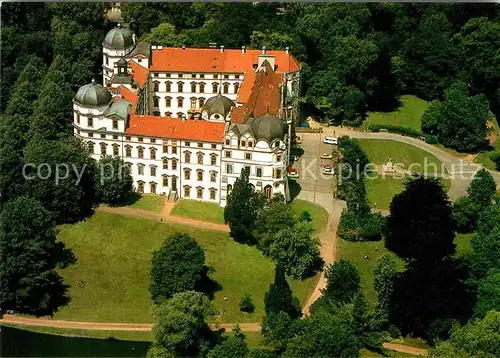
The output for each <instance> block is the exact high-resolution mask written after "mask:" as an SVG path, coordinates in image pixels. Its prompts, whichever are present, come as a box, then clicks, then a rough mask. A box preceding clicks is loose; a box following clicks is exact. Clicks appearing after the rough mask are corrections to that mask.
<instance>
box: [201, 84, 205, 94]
mask: <svg viewBox="0 0 500 358" xmlns="http://www.w3.org/2000/svg"><path fill="white" fill-rule="evenodd" d="M200 93H205V83H203V82H200Z"/></svg>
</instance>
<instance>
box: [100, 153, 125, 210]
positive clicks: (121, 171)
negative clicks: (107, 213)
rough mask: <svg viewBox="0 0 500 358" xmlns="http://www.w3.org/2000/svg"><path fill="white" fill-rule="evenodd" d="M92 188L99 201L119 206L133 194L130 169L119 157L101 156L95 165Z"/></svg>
mask: <svg viewBox="0 0 500 358" xmlns="http://www.w3.org/2000/svg"><path fill="white" fill-rule="evenodd" d="M94 186H95V188H96V194H97V197H98V199H99V200H101V201H102V202H104V203H109V204H119V203H121V202H123V201H124V200H125V199H126V198H127V197H129V196H130V195H131V194H133V190H134V182H133V179H132V175H131V174H130V168H129V167H128V166H127V165H125V164H124V163H123V161H122V160H121V159H120V158H119V157H112V156H110V155H107V156H103V157H101V159H100V160H99V163H98V164H97V168H96V171H95V175H94Z"/></svg>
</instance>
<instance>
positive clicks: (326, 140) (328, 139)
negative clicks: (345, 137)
mask: <svg viewBox="0 0 500 358" xmlns="http://www.w3.org/2000/svg"><path fill="white" fill-rule="evenodd" d="M323 143H325V144H335V145H337V144H338V143H339V139H338V138H336V137H325V138H324V139H323Z"/></svg>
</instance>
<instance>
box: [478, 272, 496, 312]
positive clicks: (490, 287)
mask: <svg viewBox="0 0 500 358" xmlns="http://www.w3.org/2000/svg"><path fill="white" fill-rule="evenodd" d="M491 310H495V311H499V312H500V270H497V271H495V270H492V271H491V272H490V273H489V274H488V275H487V276H486V277H485V278H484V279H482V280H481V281H479V285H478V289H477V302H476V305H475V306H474V316H475V317H479V318H482V317H484V315H485V314H486V313H487V312H488V311H491Z"/></svg>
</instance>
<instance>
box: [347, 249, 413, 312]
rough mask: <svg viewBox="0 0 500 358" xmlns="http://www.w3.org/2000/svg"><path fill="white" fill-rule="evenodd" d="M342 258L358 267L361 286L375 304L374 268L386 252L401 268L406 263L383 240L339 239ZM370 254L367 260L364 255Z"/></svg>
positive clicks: (372, 303)
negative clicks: (355, 240)
mask: <svg viewBox="0 0 500 358" xmlns="http://www.w3.org/2000/svg"><path fill="white" fill-rule="evenodd" d="M339 249H340V250H339V252H340V258H341V259H344V260H348V261H351V262H352V263H353V264H354V265H355V266H356V268H357V269H358V272H359V275H360V277H361V288H362V289H363V292H364V294H365V297H366V300H367V302H368V303H369V304H371V305H374V304H375V289H374V288H373V268H374V267H375V265H376V264H377V261H378V259H379V258H380V257H382V256H383V255H384V254H390V255H392V256H393V257H394V258H395V259H396V260H397V261H398V264H399V266H400V268H401V269H403V267H404V264H403V261H401V260H400V259H399V258H398V257H397V256H396V255H394V254H392V253H390V251H389V250H387V249H386V248H385V246H384V242H383V241H370V242H351V241H345V240H342V239H339ZM365 255H366V256H368V257H369V259H368V260H366V259H365V258H364V257H365Z"/></svg>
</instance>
